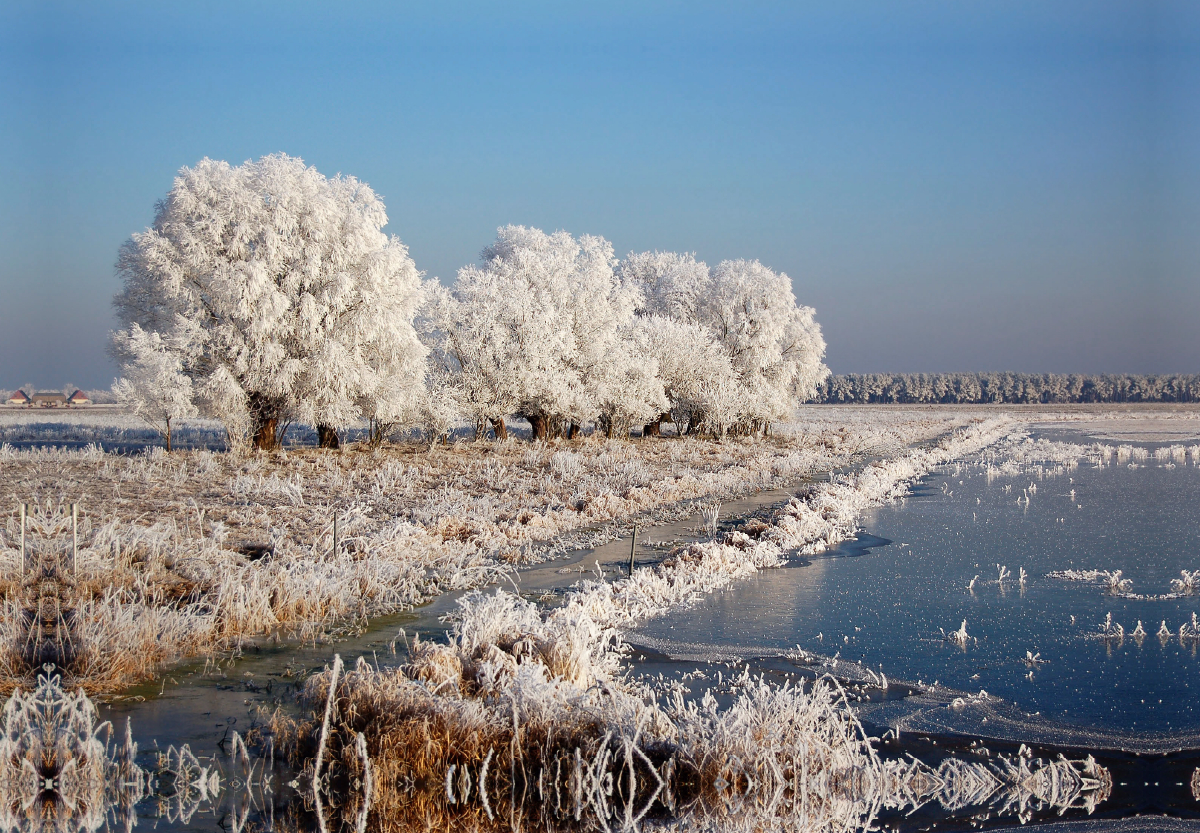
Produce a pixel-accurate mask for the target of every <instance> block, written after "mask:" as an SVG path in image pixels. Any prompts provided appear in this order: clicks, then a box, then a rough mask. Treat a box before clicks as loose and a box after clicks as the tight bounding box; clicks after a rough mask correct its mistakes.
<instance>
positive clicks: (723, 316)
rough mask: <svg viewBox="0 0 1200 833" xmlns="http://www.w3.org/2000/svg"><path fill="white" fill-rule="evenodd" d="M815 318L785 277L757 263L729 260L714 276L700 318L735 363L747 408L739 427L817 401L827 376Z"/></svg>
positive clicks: (783, 415)
mask: <svg viewBox="0 0 1200 833" xmlns="http://www.w3.org/2000/svg"><path fill="white" fill-rule="evenodd" d="M814 315H815V312H814V310H813V308H812V307H806V306H803V305H799V304H797V303H796V296H795V294H794V293H793V292H792V282H791V279H790V278H788V276H787V275H785V274H783V273H782V272H774V271H772V270H771V269H768V268H767V267H766V266H763V265H762V264H761V263H759V262H758V261H757V260H726V261H723V262H721V263H719V264H717V266H716V267H715V268H714V269H712V270H711V273H710V283H709V285H708V293H707V294H706V296H705V298H704V299H703V302H702V303H701V304H700V309H699V317H700V321H701V323H703V324H705V325H706V326H708V327H709V329H711V330H712V332H713V333H714V335H715V336H716V337H717V340H718V341H720V342H721V344H723V345H724V347H725V350H726V352H727V354H728V356H729V358H730V361H731V362H732V363H733V369H734V372H735V374H736V375H737V378H738V382H739V384H740V387H741V389H742V395H741V399H742V401H743V402H744V403H745V404H744V406H743V412H742V414H741V415H740V416H739V418H738V420H737V423H739V424H741V425H742V426H743V427H765V426H766V425H767V424H769V423H770V422H771V421H772V420H778V419H786V418H788V417H790V416H791V414H792V413H793V411H794V410H795V408H796V406H797V405H799V404H800V403H801V402H804V401H805V400H807V399H811V398H812V397H813V396H815V395H816V392H817V385H818V384H820V383H821V382H822V381H824V379H825V377H826V376H828V375H829V369H828V368H827V367H826V366H825V364H824V362H823V359H824V358H825V339H824V338H823V337H822V336H821V327H820V325H819V324H817V322H816V319H815V318H814Z"/></svg>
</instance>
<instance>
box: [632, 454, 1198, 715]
mask: <svg viewBox="0 0 1200 833" xmlns="http://www.w3.org/2000/svg"><path fill="white" fill-rule="evenodd" d="M1034 436H1035V438H1036V437H1041V438H1047V437H1048V438H1050V439H1058V440H1061V439H1068V440H1070V441H1073V442H1076V443H1078V442H1083V441H1085V440H1084V439H1083V438H1082V437H1080V436H1079V435H1077V434H1076V435H1070V434H1068V433H1067V432H1061V431H1060V432H1057V433H1053V432H1040V433H1035V435H1034ZM1156 447H1161V446H1155V445H1154V444H1146V443H1142V444H1139V445H1137V446H1134V447H1133V448H1134V449H1138V448H1141V449H1146V453H1145V454H1144V455H1143V454H1142V453H1141V452H1139V451H1136V450H1134V451H1133V452H1132V454H1133V456H1130V452H1129V450H1126V451H1125V452H1124V454H1123V455H1122V456H1120V457H1118V456H1116V455H1113V456H1109V457H1108V458H1107V459H1106V460H1104V461H1103V462H1102V464H1100V462H1099V461H1098V460H1089V459H1082V460H1080V461H1079V462H1078V464H1077V465H1073V466H1064V465H1061V464H1047V463H1037V464H1035V465H1029V466H1024V467H1022V468H1021V471H1020V472H1019V473H1011V472H1010V473H998V471H997V469H996V468H995V467H992V468H991V471H990V472H989V471H988V468H987V467H986V466H984V465H981V464H977V463H964V464H952V465H950V466H947V467H943V468H941V469H939V470H937V471H935V472H934V473H933V474H932V475H930V476H928V477H926V478H924V479H923V480H922V481H921V482H920V483H919V484H918V485H917V487H916V488H915V489H914V490H913V492H912V494H910V495H909V496H908V497H907V498H905V499H903V500H900V501H896V502H894V503H892V504H890V505H886V506H883V507H879V508H877V509H874V510H873V511H871V512H870V513H869V514H868V515H867V516H866V517H865V518H864V519H863V521H862V529H863V534H861V535H860V536H859V540H857V541H851V542H846V543H845V544H843V545H842V546H840V547H838V548H837V549H835V550H832V551H828V552H826V553H824V554H822V555H818V556H813V557H809V558H807V559H804V560H800V559H797V560H795V561H793V562H792V563H793V565H794V566H791V567H788V568H784V569H780V570H766V571H761V572H760V573H758V574H757V575H756V576H754V577H752V578H749V579H746V580H743V581H739V582H737V583H735V584H734V585H731V586H730V587H728V588H727V589H725V590H724V591H719V592H717V593H715V594H713V595H712V596H711V597H709V598H708V599H706V600H704V601H703V602H701V603H699V604H697V605H696V606H694V607H691V608H689V609H686V610H681V611H677V612H674V613H672V614H670V615H667V616H664V617H663V618H661V619H658V620H654V621H652V622H650V623H648V624H646V625H645V626H643V627H642V628H640V629H639V630H638V631H637V632H636V633H635V634H631V637H630V638H631V639H632V641H634V642H635V643H637V642H639V641H640V642H641V643H642V644H644V645H648V646H650V647H654V648H657V649H659V650H662V651H664V652H666V653H668V654H671V655H674V656H695V657H696V658H701V657H703V656H704V655H705V653H706V650H707V649H708V648H709V647H710V646H711V647H716V646H720V652H721V653H726V654H727V653H729V652H730V651H734V652H736V654H738V655H740V656H743V657H755V656H759V655H768V654H779V653H780V652H786V651H788V650H795V649H796V648H797V647H799V649H801V650H802V651H807V652H812V653H814V654H821V655H826V656H832V655H834V654H835V653H836V654H838V655H840V658H841V659H843V660H849V661H851V662H859V661H861V663H862V664H863V665H865V666H867V667H869V668H871V669H874V670H875V671H877V672H882V673H883V674H885V675H887V677H889V678H891V679H893V680H894V679H903V680H908V681H918V680H920V681H922V682H924V683H925V684H930V683H932V682H934V681H937V683H938V684H939V685H940V686H944V687H948V688H951V689H957V690H960V691H963V692H978V691H979V690H981V689H982V690H986V691H987V692H988V693H989V694H990V695H992V696H993V697H999V698H1002V699H1003V700H1005V701H1008V702H1009V703H1011V704H1012V705H1014V706H1015V707H1017V708H1018V709H1020V710H1022V711H1024V712H1027V713H1029V714H1031V715H1035V716H1036V717H1038V718H1040V719H1041V720H1046V721H1048V722H1050V723H1054V724H1064V723H1065V724H1071V725H1074V726H1078V727H1080V728H1085V734H1086V730H1092V729H1095V730H1100V733H1101V734H1103V735H1105V736H1109V737H1112V736H1114V735H1115V736H1117V737H1119V736H1121V735H1128V736H1140V737H1145V736H1146V735H1154V736H1160V737H1161V736H1163V735H1169V736H1175V737H1178V736H1182V735H1189V736H1193V735H1195V734H1196V733H1197V730H1200V710H1197V708H1196V706H1195V697H1196V694H1197V692H1198V690H1200V658H1198V657H1197V650H1196V645H1197V640H1196V639H1195V638H1192V636H1191V635H1190V631H1188V630H1187V629H1185V635H1184V638H1182V639H1181V638H1180V627H1181V626H1184V625H1190V623H1191V621H1192V618H1191V617H1192V614H1193V613H1194V612H1197V613H1200V596H1194V595H1181V596H1178V597H1176V598H1153V597H1155V596H1158V597H1164V596H1171V595H1172V580H1173V579H1179V578H1180V577H1181V571H1182V570H1188V571H1191V570H1195V569H1197V568H1200V500H1197V496H1198V495H1200V468H1197V467H1196V466H1194V465H1192V464H1191V463H1190V461H1189V462H1188V463H1183V462H1179V463H1176V462H1172V460H1171V459H1170V458H1169V457H1166V458H1163V457H1162V456H1161V452H1160V458H1159V459H1156V458H1155V456H1154V454H1153V450H1154V448H1156ZM1001 567H1004V568H1006V571H1007V573H1008V575H1007V576H1006V578H1005V579H1004V580H1003V581H1000V580H999V575H1000V568H1001ZM1022 569H1023V570H1024V571H1025V573H1026V579H1025V582H1024V584H1023V585H1022V582H1021V580H1020V574H1021V570H1022ZM1067 570H1077V571H1085V570H1096V571H1110V572H1111V571H1116V570H1121V571H1122V575H1121V578H1122V579H1125V580H1128V581H1130V582H1131V584H1129V585H1125V586H1124V593H1123V594H1121V595H1115V594H1114V593H1113V592H1112V590H1111V588H1110V587H1109V584H1110V582H1108V581H1106V580H1104V579H1103V578H1100V579H1097V580H1092V581H1070V580H1063V579H1061V578H1054V577H1049V574H1051V573H1055V572H1061V571H1067ZM976 576H978V578H977V579H975V577H976ZM973 579H975V583H974V587H973V588H972V587H971V582H972V580H973ZM1139 595H1140V596H1143V597H1149V598H1136V596H1139ZM1110 613H1111V615H1112V619H1111V622H1112V625H1111V627H1110V628H1109V630H1110V636H1109V638H1102V637H1101V636H1100V626H1101V625H1102V623H1104V622H1105V620H1106V617H1107V615H1108V614H1110ZM964 620H965V622H966V633H967V635H968V637H969V638H968V639H967V642H966V645H965V646H960V645H958V644H955V643H953V642H951V641H948V640H947V639H946V638H945V634H948V633H951V632H953V631H957V630H959V628H960V626H961V624H962V622H963V621H964ZM1139 621H1140V622H1141V624H1142V628H1143V630H1144V632H1145V636H1144V637H1143V636H1141V635H1140V634H1138V635H1136V636H1135V635H1133V633H1134V631H1135V630H1136V628H1137V625H1138V622H1139ZM1164 622H1165V629H1166V630H1167V631H1169V632H1170V635H1169V636H1168V635H1167V634H1166V633H1165V632H1164V633H1162V634H1161V635H1160V633H1159V632H1160V629H1161V628H1162V627H1163V623H1164ZM1117 624H1119V625H1121V626H1122V627H1123V629H1124V637H1123V638H1121V637H1119V636H1117V635H1115V632H1116V625H1117ZM943 631H944V632H945V633H943ZM1031 655H1032V656H1033V657H1037V660H1036V661H1030V656H1031ZM1035 722H1037V721H1035Z"/></svg>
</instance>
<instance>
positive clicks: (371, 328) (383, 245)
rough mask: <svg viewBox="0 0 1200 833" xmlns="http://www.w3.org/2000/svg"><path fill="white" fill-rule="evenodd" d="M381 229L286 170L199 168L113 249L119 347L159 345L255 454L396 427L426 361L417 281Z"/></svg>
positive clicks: (362, 200) (215, 164) (352, 200)
mask: <svg viewBox="0 0 1200 833" xmlns="http://www.w3.org/2000/svg"><path fill="white" fill-rule="evenodd" d="M386 223H387V215H386V213H385V210H384V206H383V203H382V201H380V200H379V198H378V197H377V196H376V195H375V193H374V192H373V191H372V190H371V188H370V187H369V186H367V185H366V184H365V183H362V182H360V181H358V180H357V179H355V178H354V177H350V176H342V175H338V176H336V177H333V178H327V177H325V176H323V175H322V174H320V173H319V172H318V171H317V170H316V169H315V168H312V167H309V166H306V165H305V164H304V163H303V161H301V160H300V159H297V158H294V157H289V156H286V155H284V154H275V155H271V156H265V157H263V158H261V159H259V160H257V161H250V162H246V163H244V164H242V165H238V166H232V165H229V164H228V163H227V162H221V161H214V160H211V159H203V160H201V161H200V163H199V164H197V165H196V166H195V167H193V168H184V169H182V170H181V171H180V172H179V175H178V176H177V177H176V179H175V183H174V185H173V187H172V188H171V190H170V192H169V193H168V194H167V196H166V198H165V199H164V200H163V201H162V202H160V203H159V205H158V208H157V211H156V213H155V218H154V223H153V225H152V226H151V227H150V228H149V229H147V230H146V231H145V232H142V233H140V234H135V235H133V236H132V237H131V238H130V240H129V241H128V242H127V243H126V244H125V245H124V246H123V247H122V249H121V253H120V257H119V260H118V264H117V266H118V272H119V274H120V276H121V278H122V279H123V281H124V284H125V286H124V289H123V290H122V291H121V292H120V293H119V294H118V295H117V297H116V298H115V300H114V303H115V306H116V308H117V313H118V315H119V317H120V320H121V322H122V324H123V326H124V329H123V330H122V331H121V332H119V333H117V334H116V336H115V338H116V340H117V341H119V340H120V339H121V338H123V337H126V336H123V333H128V332H129V331H130V329H131V328H132V326H133V325H135V324H136V325H138V326H140V327H141V328H142V329H143V330H146V331H148V332H154V333H159V334H160V335H161V336H162V337H163V339H164V341H165V342H167V343H170V344H171V345H174V346H175V349H176V350H177V351H178V354H179V360H180V367H181V372H182V373H183V374H185V375H186V376H187V377H188V378H190V379H191V380H192V381H193V383H194V387H195V389H196V392H197V396H198V399H199V402H200V405H201V407H202V408H203V410H204V411H205V412H207V413H209V414H210V415H212V416H216V417H218V418H220V419H222V420H223V421H224V422H225V424H226V426H227V427H228V428H229V431H230V435H231V438H233V439H234V440H235V441H236V440H237V439H238V438H239V437H241V438H246V439H249V440H251V441H252V442H253V444H254V445H255V447H257V448H272V447H274V446H275V445H276V444H277V442H278V429H279V425H280V422H281V420H284V419H288V418H294V419H301V420H304V421H306V422H309V423H311V424H314V425H316V426H318V428H319V429H321V435H322V441H323V443H324V444H333V443H334V442H336V433H333V432H334V429H336V428H338V427H340V426H345V425H346V424H348V423H350V422H351V421H353V420H356V419H359V418H362V417H370V418H372V419H377V420H388V419H394V418H395V416H396V415H397V414H400V413H404V412H405V411H406V409H408V408H410V407H411V404H412V401H413V400H414V398H415V397H417V396H419V395H420V392H421V391H422V389H423V379H424V375H425V368H424V356H425V348H424V347H423V346H422V344H421V343H420V341H419V340H418V338H417V335H416V331H415V330H414V328H413V323H412V322H413V315H414V312H415V309H416V306H417V304H418V303H419V300H420V297H421V277H420V274H419V273H418V272H417V269H416V267H415V266H414V264H413V261H412V259H411V258H410V257H409V255H408V250H407V249H406V247H405V246H404V245H403V244H402V243H401V242H400V241H399V240H398V239H396V238H395V237H389V236H388V235H387V234H385V233H384V232H383V231H382V228H383V226H384V225H385V224H386Z"/></svg>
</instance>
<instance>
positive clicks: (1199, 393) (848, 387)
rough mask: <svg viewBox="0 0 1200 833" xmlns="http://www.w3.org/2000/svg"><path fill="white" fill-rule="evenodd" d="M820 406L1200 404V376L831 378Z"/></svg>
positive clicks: (896, 375) (910, 375)
mask: <svg viewBox="0 0 1200 833" xmlns="http://www.w3.org/2000/svg"><path fill="white" fill-rule="evenodd" d="M816 401H818V402H823V403H846V404H864V405H865V404H882V403H897V404H901V403H903V404H921V403H962V404H981V403H1011V404H1021V405H1030V404H1038V403H1070V402H1200V375H1195V374H1193V375H1183V374H1176V375H1161V376H1136V375H1129V374H1101V375H1088V374H1082V373H853V374H848V375H845V376H829V377H827V378H826V379H825V380H824V381H823V382H821V383H820V384H819V385H818V386H817V397H816Z"/></svg>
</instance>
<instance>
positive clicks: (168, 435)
mask: <svg viewBox="0 0 1200 833" xmlns="http://www.w3.org/2000/svg"><path fill="white" fill-rule="evenodd" d="M167 453H168V454H170V453H171V418H170V417H167Z"/></svg>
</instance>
